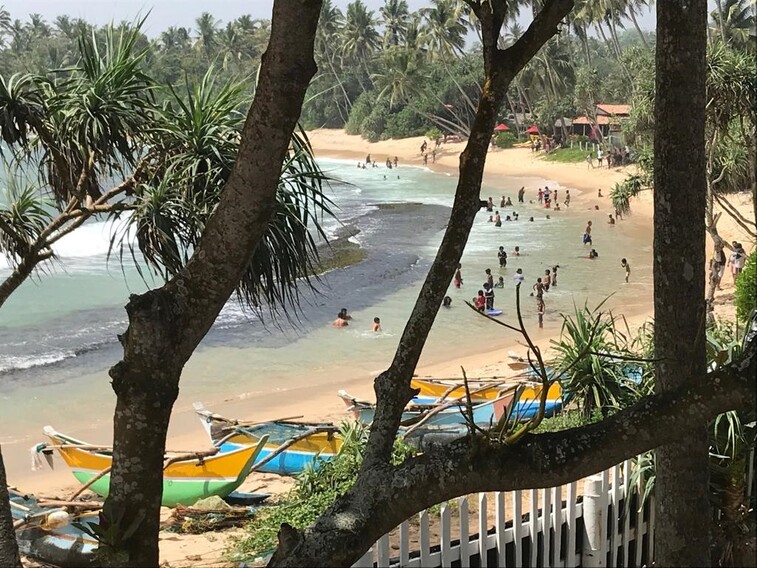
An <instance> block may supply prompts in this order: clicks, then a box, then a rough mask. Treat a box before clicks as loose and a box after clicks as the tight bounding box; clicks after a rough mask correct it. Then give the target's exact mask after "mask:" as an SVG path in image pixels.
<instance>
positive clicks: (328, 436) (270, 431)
mask: <svg viewBox="0 0 757 568" xmlns="http://www.w3.org/2000/svg"><path fill="white" fill-rule="evenodd" d="M194 408H195V412H196V413H197V414H198V416H199V417H200V421H201V422H202V425H203V427H204V428H205V431H206V432H207V433H208V436H210V440H211V442H212V443H213V445H214V446H217V447H218V448H219V449H220V451H221V452H227V451H231V450H234V449H237V448H239V447H241V446H243V445H244V446H249V445H250V444H257V442H258V441H259V440H260V439H261V438H262V437H263V436H268V441H267V442H266V444H265V445H264V446H263V448H262V449H261V451H260V454H258V457H257V458H255V462H254V463H253V466H252V471H261V472H266V473H276V474H279V475H297V474H299V473H302V472H303V471H304V470H305V468H307V467H309V466H311V465H312V466H313V467H316V468H317V467H318V464H319V462H320V461H325V460H329V459H332V458H333V457H334V456H335V455H336V454H337V453H338V452H339V449H340V448H341V447H342V437H341V435H340V434H339V430H338V428H337V427H336V426H334V425H333V424H323V423H321V424H318V423H305V422H292V421H286V420H276V421H270V422H261V423H256V424H247V425H245V424H244V423H242V422H239V421H236V420H231V419H228V418H224V417H223V416H221V415H219V414H216V413H214V412H210V411H209V410H207V409H206V408H205V407H204V406H203V405H202V404H201V403H195V404H194ZM284 446H285V447H284ZM282 447H284V448H283V449H281V448H282ZM274 452H278V454H277V455H276V456H275V457H273V458H272V459H270V456H271V455H272V454H273V453H274ZM260 464H262V465H260Z"/></svg>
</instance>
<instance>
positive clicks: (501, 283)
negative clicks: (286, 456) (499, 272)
mask: <svg viewBox="0 0 757 568" xmlns="http://www.w3.org/2000/svg"><path fill="white" fill-rule="evenodd" d="M494 287H495V288H504V287H505V278H504V277H503V276H500V277H499V280H497V281H496V282H495V283H494Z"/></svg>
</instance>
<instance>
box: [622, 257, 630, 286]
mask: <svg viewBox="0 0 757 568" xmlns="http://www.w3.org/2000/svg"><path fill="white" fill-rule="evenodd" d="M620 266H622V267H623V269H624V270H625V272H626V284H628V278H629V277H630V276H631V263H629V262H628V261H627V260H626V259H625V258H622V259H620Z"/></svg>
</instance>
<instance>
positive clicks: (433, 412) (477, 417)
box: [337, 388, 515, 427]
mask: <svg viewBox="0 0 757 568" xmlns="http://www.w3.org/2000/svg"><path fill="white" fill-rule="evenodd" d="M337 394H338V396H339V398H341V399H342V401H343V402H344V404H345V405H346V406H347V411H348V412H350V413H351V414H352V415H353V416H354V417H355V419H356V420H358V421H359V422H362V423H363V424H370V423H371V422H373V416H374V413H375V411H376V405H375V404H374V403H372V402H367V401H363V400H358V399H356V398H355V397H353V396H351V395H350V394H348V393H347V392H345V391H343V390H340V391H339V392H338V393H337ZM514 397H515V388H510V389H509V390H508V391H503V392H502V393H500V396H498V397H497V398H494V399H492V400H486V401H483V402H480V403H478V404H475V405H473V406H472V408H471V411H472V414H473V421H474V422H475V423H476V424H477V425H478V426H481V427H488V426H490V425H491V424H494V423H496V422H498V421H499V420H500V419H501V418H503V417H504V416H507V413H508V412H509V408H510V406H511V405H512V402H513V399H514ZM464 410H465V403H464V402H463V401H462V400H460V399H459V398H458V399H455V398H452V399H449V400H447V401H446V402H444V403H442V404H438V403H435V404H415V403H413V402H411V403H410V404H409V405H408V406H407V407H406V408H405V410H404V412H403V413H402V419H401V425H403V426H412V425H414V424H417V423H419V422H423V425H424V426H425V427H437V426H439V427H441V426H461V425H465V424H467V416H466V415H465V414H464ZM426 415H429V416H426Z"/></svg>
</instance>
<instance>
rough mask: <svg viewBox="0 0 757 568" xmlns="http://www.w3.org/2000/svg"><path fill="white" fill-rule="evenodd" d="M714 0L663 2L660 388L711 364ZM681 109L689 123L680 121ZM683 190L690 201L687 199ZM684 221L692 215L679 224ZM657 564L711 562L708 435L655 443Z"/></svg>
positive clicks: (657, 284)
mask: <svg viewBox="0 0 757 568" xmlns="http://www.w3.org/2000/svg"><path fill="white" fill-rule="evenodd" d="M706 24H707V1H706V0H690V1H689V2H686V3H679V2H657V50H656V66H657V69H656V84H657V88H656V89H655V126H656V133H655V142H654V145H655V148H654V159H655V172H654V177H655V180H654V182H655V184H654V186H655V192H654V275H655V279H654V304H655V356H656V358H657V359H658V362H657V363H656V365H655V366H656V377H657V389H658V390H659V391H660V392H666V391H669V390H672V389H675V388H677V387H680V386H681V385H682V384H684V383H685V381H686V380H687V379H688V378H690V377H692V376H695V375H700V374H702V373H704V371H705V369H706V354H705V304H704V278H703V277H702V276H703V274H704V269H705V253H704V230H703V229H704V227H703V220H704V216H705V194H706V191H707V186H706V168H705V162H706V156H705V137H704V124H705V76H706V66H705V48H706V44H707V34H706V30H707V26H706ZM681 109H686V114H687V120H686V121H684V122H682V121H681V120H680V117H681ZM684 196H685V198H684ZM681 219H684V220H686V221H685V222H680V220H681ZM655 490H656V493H657V507H658V510H657V523H658V525H657V531H656V533H655V547H656V548H655V563H656V564H658V565H660V566H703V565H704V566H709V565H710V561H709V559H710V506H709V500H708V498H707V495H708V492H709V458H708V435H707V429H706V427H705V426H698V427H696V428H692V430H691V431H690V433H689V435H688V436H687V437H686V438H684V439H683V440H682V441H681V442H680V443H677V444H669V445H665V446H661V447H660V448H659V449H658V450H657V480H656V486H655Z"/></svg>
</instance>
